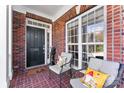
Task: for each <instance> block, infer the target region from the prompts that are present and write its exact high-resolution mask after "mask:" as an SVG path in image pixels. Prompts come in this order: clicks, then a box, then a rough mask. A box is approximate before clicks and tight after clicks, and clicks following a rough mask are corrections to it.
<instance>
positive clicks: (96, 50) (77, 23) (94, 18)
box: [66, 6, 105, 67]
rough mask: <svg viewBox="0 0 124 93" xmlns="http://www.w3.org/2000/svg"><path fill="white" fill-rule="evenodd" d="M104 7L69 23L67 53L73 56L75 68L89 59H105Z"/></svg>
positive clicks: (86, 13)
mask: <svg viewBox="0 0 124 93" xmlns="http://www.w3.org/2000/svg"><path fill="white" fill-rule="evenodd" d="M104 26H105V22H104V7H103V6H97V8H96V7H95V8H94V9H92V10H90V11H87V12H85V13H84V14H82V15H80V16H78V17H77V18H75V19H72V20H71V21H69V22H67V46H66V47H67V51H68V52H70V53H72V54H73V58H74V61H73V64H74V66H77V67H78V66H79V63H80V62H88V59H89V57H91V56H92V57H93V56H94V57H96V56H102V57H104V55H105V54H104V32H105V27H104ZM79 55H81V56H79Z"/></svg>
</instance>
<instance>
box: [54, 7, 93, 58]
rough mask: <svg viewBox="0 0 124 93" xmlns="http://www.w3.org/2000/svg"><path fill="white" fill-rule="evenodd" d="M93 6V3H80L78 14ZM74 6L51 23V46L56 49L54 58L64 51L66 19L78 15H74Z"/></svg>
mask: <svg viewBox="0 0 124 93" xmlns="http://www.w3.org/2000/svg"><path fill="white" fill-rule="evenodd" d="M94 6H95V5H81V8H80V13H79V15H80V14H81V13H83V12H85V11H87V10H89V9H91V8H92V7H94ZM75 7H76V6H74V7H72V8H71V9H70V10H69V11H67V12H66V13H65V14H64V15H63V16H61V17H60V18H59V19H57V20H56V21H55V22H54V23H53V33H52V37H53V38H52V42H53V46H55V47H56V51H57V52H56V59H57V56H58V55H60V54H61V52H63V51H65V23H66V22H67V21H68V20H70V19H72V18H74V17H76V16H78V15H76V10H75Z"/></svg>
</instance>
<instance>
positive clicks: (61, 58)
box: [57, 56, 66, 66]
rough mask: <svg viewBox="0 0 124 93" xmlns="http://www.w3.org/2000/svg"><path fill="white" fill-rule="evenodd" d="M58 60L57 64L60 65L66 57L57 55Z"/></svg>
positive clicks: (64, 61)
mask: <svg viewBox="0 0 124 93" xmlns="http://www.w3.org/2000/svg"><path fill="white" fill-rule="evenodd" d="M58 59H59V60H58V61H57V65H58V66H62V65H63V64H65V63H66V57H62V56H58Z"/></svg>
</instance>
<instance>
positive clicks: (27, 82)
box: [10, 68, 70, 88]
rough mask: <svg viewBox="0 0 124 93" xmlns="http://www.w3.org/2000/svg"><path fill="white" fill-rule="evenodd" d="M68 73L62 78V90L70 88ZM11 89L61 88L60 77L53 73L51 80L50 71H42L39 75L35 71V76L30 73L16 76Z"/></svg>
mask: <svg viewBox="0 0 124 93" xmlns="http://www.w3.org/2000/svg"><path fill="white" fill-rule="evenodd" d="M46 69H47V68H46ZM68 73H69V72H67V73H65V74H64V75H63V77H62V85H61V86H62V88H69V87H70V84H69V80H70V77H69V76H68V75H67V74H68ZM10 88H59V76H58V75H57V74H55V73H53V72H52V73H51V79H49V72H48V69H47V70H42V69H41V70H40V71H39V72H38V73H35V71H34V73H33V74H32V73H31V72H29V73H27V74H26V73H25V74H22V75H17V76H14V78H13V80H12V81H11V84H10Z"/></svg>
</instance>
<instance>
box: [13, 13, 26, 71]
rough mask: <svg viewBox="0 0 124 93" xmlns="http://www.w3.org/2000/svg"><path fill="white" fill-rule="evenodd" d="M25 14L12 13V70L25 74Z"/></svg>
mask: <svg viewBox="0 0 124 93" xmlns="http://www.w3.org/2000/svg"><path fill="white" fill-rule="evenodd" d="M25 18H26V17H25V14H23V13H19V12H16V11H13V69H14V72H16V73H23V72H25V71H24V70H25Z"/></svg>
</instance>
